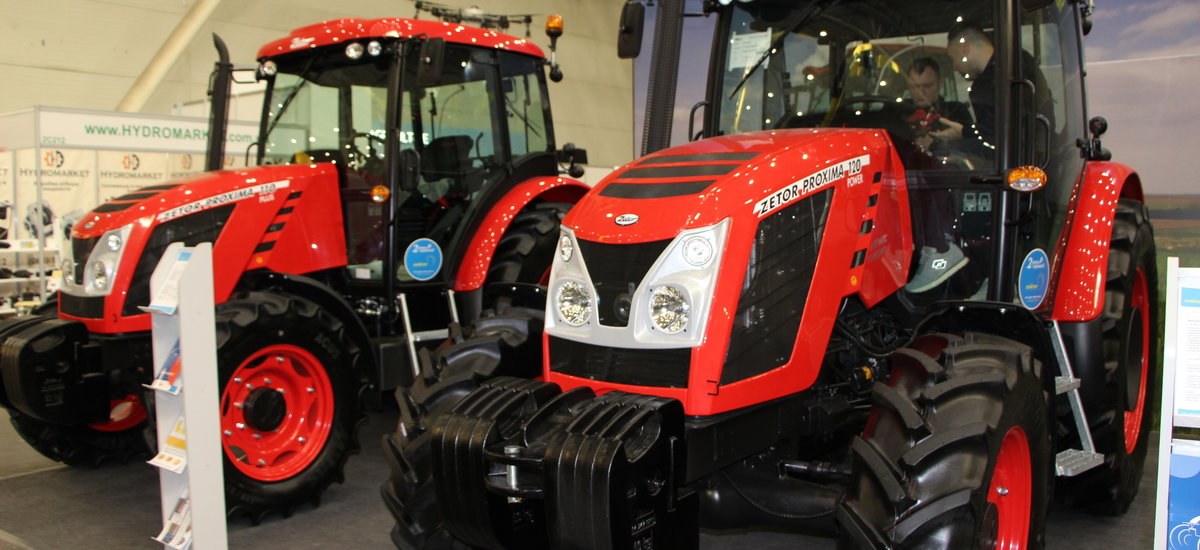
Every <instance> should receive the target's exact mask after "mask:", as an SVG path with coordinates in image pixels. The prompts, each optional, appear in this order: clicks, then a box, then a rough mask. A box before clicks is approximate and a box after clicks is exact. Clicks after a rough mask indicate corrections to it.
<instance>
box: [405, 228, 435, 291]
mask: <svg viewBox="0 0 1200 550" xmlns="http://www.w3.org/2000/svg"><path fill="white" fill-rule="evenodd" d="M441 270H442V248H441V247H439V246H438V243H436V242H434V241H433V239H426V238H420V239H417V240H415V241H413V242H412V244H410V245H408V249H407V250H405V251H404V271H407V272H408V275H409V276H410V277H412V278H414V279H416V280H418V281H428V280H430V279H432V278H434V276H436V275H437V274H438V271H441Z"/></svg>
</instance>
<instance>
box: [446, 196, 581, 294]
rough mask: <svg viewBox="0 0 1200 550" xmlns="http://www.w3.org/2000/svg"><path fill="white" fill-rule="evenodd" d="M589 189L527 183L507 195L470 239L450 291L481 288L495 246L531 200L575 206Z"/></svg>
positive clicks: (494, 207) (493, 208) (489, 213)
mask: <svg viewBox="0 0 1200 550" xmlns="http://www.w3.org/2000/svg"><path fill="white" fill-rule="evenodd" d="M590 189H591V188H590V187H588V186H587V184H585V183H583V182H581V181H578V180H574V179H570V178H559V177H537V178H530V179H527V180H525V181H523V182H521V183H519V184H517V186H516V187H514V188H513V190H512V191H509V192H508V193H507V194H506V195H504V197H503V198H501V199H500V202H497V203H496V205H495V206H493V207H492V209H491V210H490V211H488V214H487V217H485V218H484V221H483V224H481V225H480V226H479V229H477V230H476V231H475V236H473V237H471V244H470V245H469V246H467V252H466V254H465V255H464V256H463V260H462V264H460V265H459V268H458V274H457V275H456V276H455V278H454V291H455V292H466V291H471V290H476V289H478V288H479V287H481V286H483V282H484V280H485V279H487V272H488V267H490V266H491V264H492V255H493V254H495V252H496V245H497V244H499V243H500V238H501V237H503V236H504V232H505V231H506V230H508V224H509V223H512V220H513V218H515V217H516V216H517V214H519V213H520V212H521V210H524V209H525V207H526V206H528V205H529V204H530V203H532V202H533V201H534V200H535V199H542V200H545V201H549V202H570V203H574V202H577V201H578V200H579V199H580V197H583V195H584V194H585V193H587V192H588V190H590Z"/></svg>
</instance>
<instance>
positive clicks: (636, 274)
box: [384, 0, 1158, 549]
mask: <svg viewBox="0 0 1200 550" xmlns="http://www.w3.org/2000/svg"><path fill="white" fill-rule="evenodd" d="M682 4H683V3H682V2H678V1H672V0H667V1H660V2H657V8H656V9H657V10H658V13H657V15H656V18H657V24H656V25H657V26H656V28H657V29H658V31H659V34H658V35H657V36H656V37H655V38H656V42H655V44H656V51H655V56H654V60H653V63H654V64H653V65H652V66H651V71H650V74H651V79H652V81H653V82H652V87H651V90H652V93H651V94H650V97H649V99H648V109H650V110H651V112H650V115H649V116H648V119H654V113H662V112H667V113H670V112H673V110H674V107H673V105H672V101H673V99H674V97H675V92H674V86H673V85H672V84H674V80H675V79H676V78H677V74H676V73H677V70H676V69H675V68H674V66H673V63H675V62H677V60H678V55H677V52H678V48H679V44H678V37H679V36H680V34H679V25H681V24H682V23H681V21H682V18H683V17H684V14H683V8H682ZM642 10H643V6H642V5H641V4H639V3H637V2H631V3H628V4H627V5H626V8H625V12H624V13H623V14H622V18H621V20H622V29H621V36H622V37H629V38H630V40H629V41H628V43H624V44H622V48H621V49H622V52H623V53H627V54H632V55H636V51H637V49H638V44H639V40H638V39H640V32H641V31H640V25H641V17H640V15H641V12H642ZM1090 13H1091V6H1090V2H1082V1H1071V0H1068V1H1065V2H1064V1H1059V2H1050V1H1021V2H1017V1H1016V0H961V1H949V0H920V1H904V2H900V1H884V0H843V1H832V0H830V1H825V0H813V1H800V2H784V1H779V0H746V1H741V0H739V1H736V2H734V1H726V0H720V1H716V2H706V3H705V16H706V17H709V18H712V19H713V20H714V25H713V27H714V29H715V31H714V32H715V34H714V36H713V40H712V48H713V52H712V56H711V62H710V66H709V74H708V80H707V91H706V97H705V101H703V102H702V103H700V104H698V105H696V107H695V108H694V109H693V118H699V119H701V120H702V126H701V129H700V131H699V132H698V133H697V134H696V135H697V136H698V138H701V139H697V140H695V141H691V142H690V143H686V144H683V145H678V146H675V147H671V148H666V149H661V150H653V148H652V149H651V151H648V153H649V154H647V155H646V156H644V157H642V158H640V159H638V160H636V161H634V162H631V163H629V164H628V165H626V166H624V167H621V168H619V169H617V170H616V171H615V172H613V173H612V174H611V175H610V176H608V177H607V178H605V179H604V181H602V182H601V183H600V184H598V185H597V186H596V187H595V188H594V189H593V190H592V191H590V192H589V193H588V195H586V196H585V197H584V198H583V199H582V200H581V201H580V202H579V203H578V204H577V205H576V206H575V207H574V208H573V209H572V210H571V212H570V213H568V215H567V216H566V218H565V219H564V221H563V227H562V232H561V235H560V237H559V240H558V248H557V251H556V255H555V257H554V266H553V269H552V272H551V275H550V278H549V285H548V297H547V299H548V304H547V307H546V309H545V312H544V333H541V334H539V333H538V332H537V328H538V327H539V326H541V324H540V323H538V322H536V321H537V320H538V319H539V318H540V317H541V313H540V312H526V314H525V315H508V316H497V317H484V318H482V319H480V320H479V321H477V322H476V323H475V324H474V325H472V326H468V327H466V328H465V329H464V330H463V331H462V333H463V335H462V337H461V338H459V339H458V341H457V343H455V344H454V345H452V346H449V347H448V348H445V349H443V350H441V351H440V352H439V353H438V354H437V355H435V356H434V357H432V358H431V359H430V360H429V361H427V362H425V363H423V364H422V371H421V375H420V376H419V377H418V378H417V379H416V380H414V382H413V384H412V385H411V386H408V387H405V388H402V389H401V390H400V391H398V392H397V397H398V400H399V401H400V404H401V410H402V413H403V414H402V418H401V422H400V426H399V429H398V430H397V432H396V433H395V434H393V435H392V436H391V437H390V438H388V440H387V441H386V442H385V447H386V450H387V452H388V453H389V455H390V456H391V457H392V459H393V475H392V477H391V479H390V480H389V481H388V483H387V484H386V485H385V486H384V498H385V501H386V502H387V503H388V504H389V507H390V509H391V510H392V512H393V515H394V517H395V519H396V526H395V529H394V530H393V539H394V540H395V542H396V544H397V545H398V546H399V547H400V548H443V547H444V548H451V547H455V548H457V547H461V546H463V545H466V546H471V547H480V548H533V547H549V548H636V549H646V548H687V547H695V546H697V544H698V526H706V527H709V528H718V529H721V528H735V527H744V526H751V525H758V524H764V523H777V524H787V525H798V526H805V527H809V528H818V529H822V528H823V529H827V530H828V532H829V533H830V534H832V535H834V536H837V537H840V539H841V544H842V545H844V546H846V547H852V548H905V549H909V548H912V549H916V548H921V549H928V548H1004V549H1015V548H1041V547H1042V546H1043V545H1044V541H1043V538H1044V532H1045V517H1046V512H1047V509H1048V505H1049V502H1048V500H1049V497H1050V495H1051V494H1053V495H1055V497H1057V498H1059V499H1062V500H1063V501H1064V502H1067V503H1071V504H1075V505H1079V506H1084V507H1087V508H1089V509H1091V510H1094V511H1099V512H1102V513H1120V512H1123V511H1124V510H1125V509H1126V507H1127V506H1128V505H1129V502H1130V500H1131V499H1132V498H1133V495H1134V493H1135V492H1136V491H1137V486H1138V480H1139V479H1140V477H1141V468H1142V463H1143V459H1144V458H1145V453H1146V445H1147V438H1148V432H1149V428H1148V422H1149V417H1150V414H1148V413H1147V411H1148V410H1152V407H1153V403H1154V400H1155V393H1156V389H1155V388H1156V386H1157V384H1156V382H1157V380H1156V377H1157V370H1158V369H1157V366H1156V365H1155V361H1154V357H1155V355H1156V346H1157V334H1156V332H1157V326H1156V319H1157V313H1156V308H1157V297H1156V288H1157V283H1156V272H1155V263H1154V242H1153V234H1152V230H1151V227H1150V223H1149V220H1148V217H1147V211H1146V207H1145V205H1144V201H1143V190H1142V183H1141V181H1140V179H1139V177H1138V175H1137V174H1136V173H1135V172H1133V170H1132V169H1130V168H1129V167H1127V166H1124V165H1121V164H1118V163H1114V162H1111V161H1110V160H1109V157H1110V155H1109V154H1108V153H1107V151H1105V150H1104V149H1103V148H1102V147H1101V144H1100V140H1099V138H1100V134H1101V133H1103V131H1104V126H1105V124H1104V122H1103V119H1100V118H1098V117H1097V118H1095V119H1092V120H1091V121H1090V123H1085V121H1086V120H1088V119H1087V115H1086V112H1085V107H1086V102H1085V101H1084V91H1083V87H1082V86H1083V79H1082V74H1083V71H1082V53H1081V43H1082V37H1083V34H1084V33H1085V32H1086V30H1088V29H1089V28H1090V24H1089V22H1088V17H1089V16H1090ZM655 91H657V93H658V95H657V96H656V94H655ZM646 133H647V136H648V137H647V143H651V144H653V143H655V141H656V139H658V138H660V137H661V136H669V135H670V132H669V127H668V128H664V127H663V125H661V124H660V125H650V126H648V127H647V128H646ZM691 133H692V132H690V131H689V134H691ZM515 313H520V312H515ZM510 347H515V348H516V350H517V351H520V350H522V349H532V350H533V351H534V352H535V354H536V352H537V350H539V349H540V350H541V353H540V356H541V357H542V362H541V376H540V377H539V378H537V379H528V378H523V377H520V376H519V375H512V376H504V375H506V374H514V373H516V372H518V371H519V370H521V369H522V368H523V367H528V365H527V364H523V363H520V361H519V359H515V358H520V357H527V356H528V355H529V354H521V353H509V352H510V351H513V350H509V348H510Z"/></svg>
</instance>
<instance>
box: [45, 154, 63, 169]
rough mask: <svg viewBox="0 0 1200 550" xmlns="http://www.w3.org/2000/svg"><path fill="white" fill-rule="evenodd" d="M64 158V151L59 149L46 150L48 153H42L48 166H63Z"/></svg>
mask: <svg viewBox="0 0 1200 550" xmlns="http://www.w3.org/2000/svg"><path fill="white" fill-rule="evenodd" d="M64 160H65V159H64V157H63V154H62V151H58V150H55V151H46V154H45V155H42V161H43V162H45V163H46V167H47V168H62V165H63V162H64Z"/></svg>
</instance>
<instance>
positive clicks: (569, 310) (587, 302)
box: [557, 281, 592, 327]
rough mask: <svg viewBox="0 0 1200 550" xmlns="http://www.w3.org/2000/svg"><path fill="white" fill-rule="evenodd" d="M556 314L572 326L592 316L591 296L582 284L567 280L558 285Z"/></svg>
mask: <svg viewBox="0 0 1200 550" xmlns="http://www.w3.org/2000/svg"><path fill="white" fill-rule="evenodd" d="M557 301H558V314H559V315H560V316H561V317H562V320H563V321H564V322H566V323H567V324H568V325H571V326H573V327H577V326H580V325H582V324H584V323H586V322H587V321H588V318H590V317H591V316H592V297H591V296H590V295H589V294H588V291H587V289H586V288H584V287H583V285H581V284H579V283H577V282H575V281H567V282H566V283H563V285H562V286H560V287H558V296H557Z"/></svg>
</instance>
